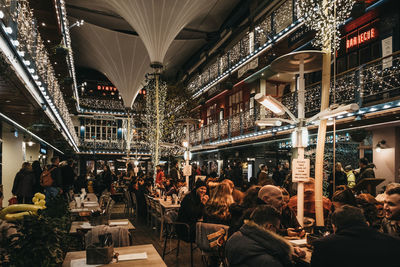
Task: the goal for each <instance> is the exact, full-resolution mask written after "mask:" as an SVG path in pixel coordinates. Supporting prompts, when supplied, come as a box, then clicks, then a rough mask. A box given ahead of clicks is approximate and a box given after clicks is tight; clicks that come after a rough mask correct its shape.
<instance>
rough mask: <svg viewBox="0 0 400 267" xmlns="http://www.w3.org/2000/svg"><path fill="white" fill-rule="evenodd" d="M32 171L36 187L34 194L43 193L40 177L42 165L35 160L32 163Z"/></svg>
mask: <svg viewBox="0 0 400 267" xmlns="http://www.w3.org/2000/svg"><path fill="white" fill-rule="evenodd" d="M32 171H33V175H34V176H35V185H34V189H33V192H34V193H37V192H43V188H42V187H41V186H40V175H41V174H42V168H41V167H40V163H39V161H38V160H35V161H34V162H33V163H32Z"/></svg>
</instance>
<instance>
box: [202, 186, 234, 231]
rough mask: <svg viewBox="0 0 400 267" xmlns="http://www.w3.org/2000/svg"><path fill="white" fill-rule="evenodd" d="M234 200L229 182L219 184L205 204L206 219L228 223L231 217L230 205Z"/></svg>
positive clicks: (208, 221)
mask: <svg viewBox="0 0 400 267" xmlns="http://www.w3.org/2000/svg"><path fill="white" fill-rule="evenodd" d="M234 202H235V201H234V200H233V197H232V190H231V187H230V186H229V185H228V184H227V183H220V184H218V185H217V186H216V187H215V189H214V190H213V191H212V194H211V197H210V199H209V200H208V202H207V204H206V206H205V212H204V221H205V222H207V223H216V224H225V225H228V224H229V222H230V217H231V216H230V212H229V207H230V206H231V205H232V204H233V203H234Z"/></svg>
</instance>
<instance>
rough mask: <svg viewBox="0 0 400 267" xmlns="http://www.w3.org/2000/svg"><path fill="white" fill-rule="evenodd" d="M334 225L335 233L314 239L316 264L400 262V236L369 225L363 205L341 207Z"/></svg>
mask: <svg viewBox="0 0 400 267" xmlns="http://www.w3.org/2000/svg"><path fill="white" fill-rule="evenodd" d="M332 227H333V229H334V232H335V233H334V234H331V235H329V236H327V237H324V238H321V239H318V240H316V241H314V242H313V246H314V251H313V254H312V258H311V266H312V267H337V266H341V267H353V266H363V267H375V266H385V267H395V266H399V260H398V255H397V253H398V248H399V247H400V240H399V239H396V238H393V237H390V236H388V235H385V234H382V233H379V232H378V231H376V230H375V229H373V228H371V227H368V224H367V221H366V220H365V217H364V215H363V213H362V211H361V210H360V209H359V208H356V207H352V206H349V205H344V206H342V207H340V208H338V209H337V210H336V211H335V212H334V213H333V214H332Z"/></svg>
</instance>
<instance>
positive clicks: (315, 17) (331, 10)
mask: <svg viewBox="0 0 400 267" xmlns="http://www.w3.org/2000/svg"><path fill="white" fill-rule="evenodd" d="M354 3H355V1H354V0H334V1H332V0H322V1H321V0H300V1H296V6H297V12H298V14H297V15H298V17H299V18H300V17H302V18H303V19H304V23H305V24H306V25H307V26H308V27H309V28H310V29H312V30H315V31H316V34H315V37H314V40H313V44H314V45H315V46H318V47H323V46H324V45H325V44H326V43H329V42H330V43H331V49H332V51H334V49H335V48H336V50H339V48H340V31H339V26H340V25H342V24H343V23H344V22H345V21H346V19H347V18H348V17H349V16H350V13H351V9H352V7H353V4H354ZM335 5H336V7H335ZM335 13H336V14H335Z"/></svg>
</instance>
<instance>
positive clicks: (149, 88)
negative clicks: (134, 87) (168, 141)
mask: <svg viewBox="0 0 400 267" xmlns="http://www.w3.org/2000/svg"><path fill="white" fill-rule="evenodd" d="M147 77H148V79H147V84H146V86H145V89H146V92H147V96H146V126H147V136H148V141H149V149H150V153H151V160H152V163H153V166H154V167H155V166H157V165H158V164H159V162H160V158H161V153H160V152H161V151H160V143H161V141H162V139H163V127H162V125H163V122H164V116H165V100H166V96H167V84H166V83H165V82H163V81H162V80H161V79H160V74H159V73H154V74H149V75H147Z"/></svg>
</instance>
